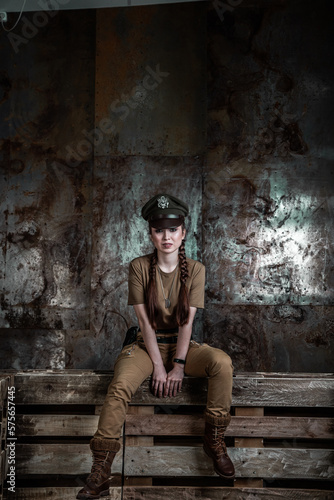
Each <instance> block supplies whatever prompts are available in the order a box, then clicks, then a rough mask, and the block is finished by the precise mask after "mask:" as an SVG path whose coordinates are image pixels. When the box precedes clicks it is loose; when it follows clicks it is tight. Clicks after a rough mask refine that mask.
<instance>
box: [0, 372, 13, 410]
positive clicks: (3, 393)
mask: <svg viewBox="0 0 334 500" xmlns="http://www.w3.org/2000/svg"><path fill="white" fill-rule="evenodd" d="M10 381H11V377H9V376H1V377H0V407H1V408H2V407H3V403H4V401H5V400H6V399H7V392H8V387H9V383H10Z"/></svg>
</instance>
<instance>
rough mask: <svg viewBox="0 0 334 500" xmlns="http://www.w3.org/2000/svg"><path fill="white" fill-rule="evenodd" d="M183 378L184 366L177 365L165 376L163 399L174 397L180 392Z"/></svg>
mask: <svg viewBox="0 0 334 500" xmlns="http://www.w3.org/2000/svg"><path fill="white" fill-rule="evenodd" d="M183 377H184V366H183V365H177V366H174V368H173V369H172V370H171V371H170V372H169V373H168V374H167V380H166V383H165V390H164V397H165V398H166V397H170V398H171V397H172V396H176V394H177V393H178V392H180V391H181V388H182V381H183Z"/></svg>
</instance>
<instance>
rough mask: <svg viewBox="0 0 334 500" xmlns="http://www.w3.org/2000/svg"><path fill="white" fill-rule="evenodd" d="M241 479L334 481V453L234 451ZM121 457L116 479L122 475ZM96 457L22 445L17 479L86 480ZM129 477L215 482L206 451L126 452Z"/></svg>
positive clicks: (72, 448) (83, 450) (74, 448)
mask: <svg viewBox="0 0 334 500" xmlns="http://www.w3.org/2000/svg"><path fill="white" fill-rule="evenodd" d="M229 454H230V456H231V459H232V460H233V463H234V464H235V467H236V476H237V477H264V478H271V479H273V478H286V479H289V478H295V479H306V478H307V479H319V480H333V479H334V471H333V460H334V451H333V450H303V449H295V448H293V449H292V448H284V449H279V448H275V449H266V448H264V449H259V450H257V449H252V448H229ZM121 461H122V453H121V452H119V453H118V454H117V455H116V459H115V461H114V463H113V467H112V473H113V474H120V473H121V470H122V467H121ZM90 468H91V454H90V451H89V449H88V446H87V445H83V444H68V445H65V444H24V445H17V473H18V474H68V472H69V471H71V474H87V473H88V472H90ZM124 473H125V475H128V476H138V477H140V476H150V477H151V476H152V477H153V476H199V475H201V476H213V475H215V473H214V470H213V467H212V462H211V460H210V459H209V458H208V457H206V455H205V453H204V451H203V450H202V447H172V446H154V447H148V448H147V447H136V449H135V451H134V449H133V448H132V447H128V448H127V449H126V450H125V471H124Z"/></svg>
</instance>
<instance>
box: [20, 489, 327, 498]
mask: <svg viewBox="0 0 334 500" xmlns="http://www.w3.org/2000/svg"><path fill="white" fill-rule="evenodd" d="M333 498H334V494H333V492H331V491H325V490H297V489H276V488H268V489H265V488H262V489H261V488H260V489H254V488H252V489H251V488H242V489H240V488H223V487H220V488H219V487H214V488H204V487H195V488H193V487H187V488H185V487H178V486H168V487H166V486H165V487H162V486H160V487H159V486H155V487H152V488H138V487H137V488H128V487H127V488H124V490H123V500H137V499H140V500H158V499H159V500H161V499H168V500H197V499H202V500H204V499H206V500H246V499H249V500H333ZM20 500H21V499H20ZM22 500H25V499H22ZM27 500H28V499H27ZM29 500H30V499H29ZM36 500H38V499H37V498H36ZM57 500H58V499H57ZM66 500H67V499H66Z"/></svg>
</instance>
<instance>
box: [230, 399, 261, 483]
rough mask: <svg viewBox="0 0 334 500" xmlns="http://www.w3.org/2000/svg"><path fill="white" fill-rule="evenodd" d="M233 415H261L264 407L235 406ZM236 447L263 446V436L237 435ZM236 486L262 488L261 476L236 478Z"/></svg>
mask: <svg viewBox="0 0 334 500" xmlns="http://www.w3.org/2000/svg"><path fill="white" fill-rule="evenodd" d="M235 415H236V416H237V417H238V416H245V417H263V416H264V408H261V407H258V408H257V407H256V408H244V407H241V408H235ZM234 446H235V447H236V448H263V437H237V438H235V440H234ZM234 486H236V487H237V488H242V487H247V486H248V487H252V488H263V479H262V478H243V477H242V478H237V479H236V480H235V482H234Z"/></svg>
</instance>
